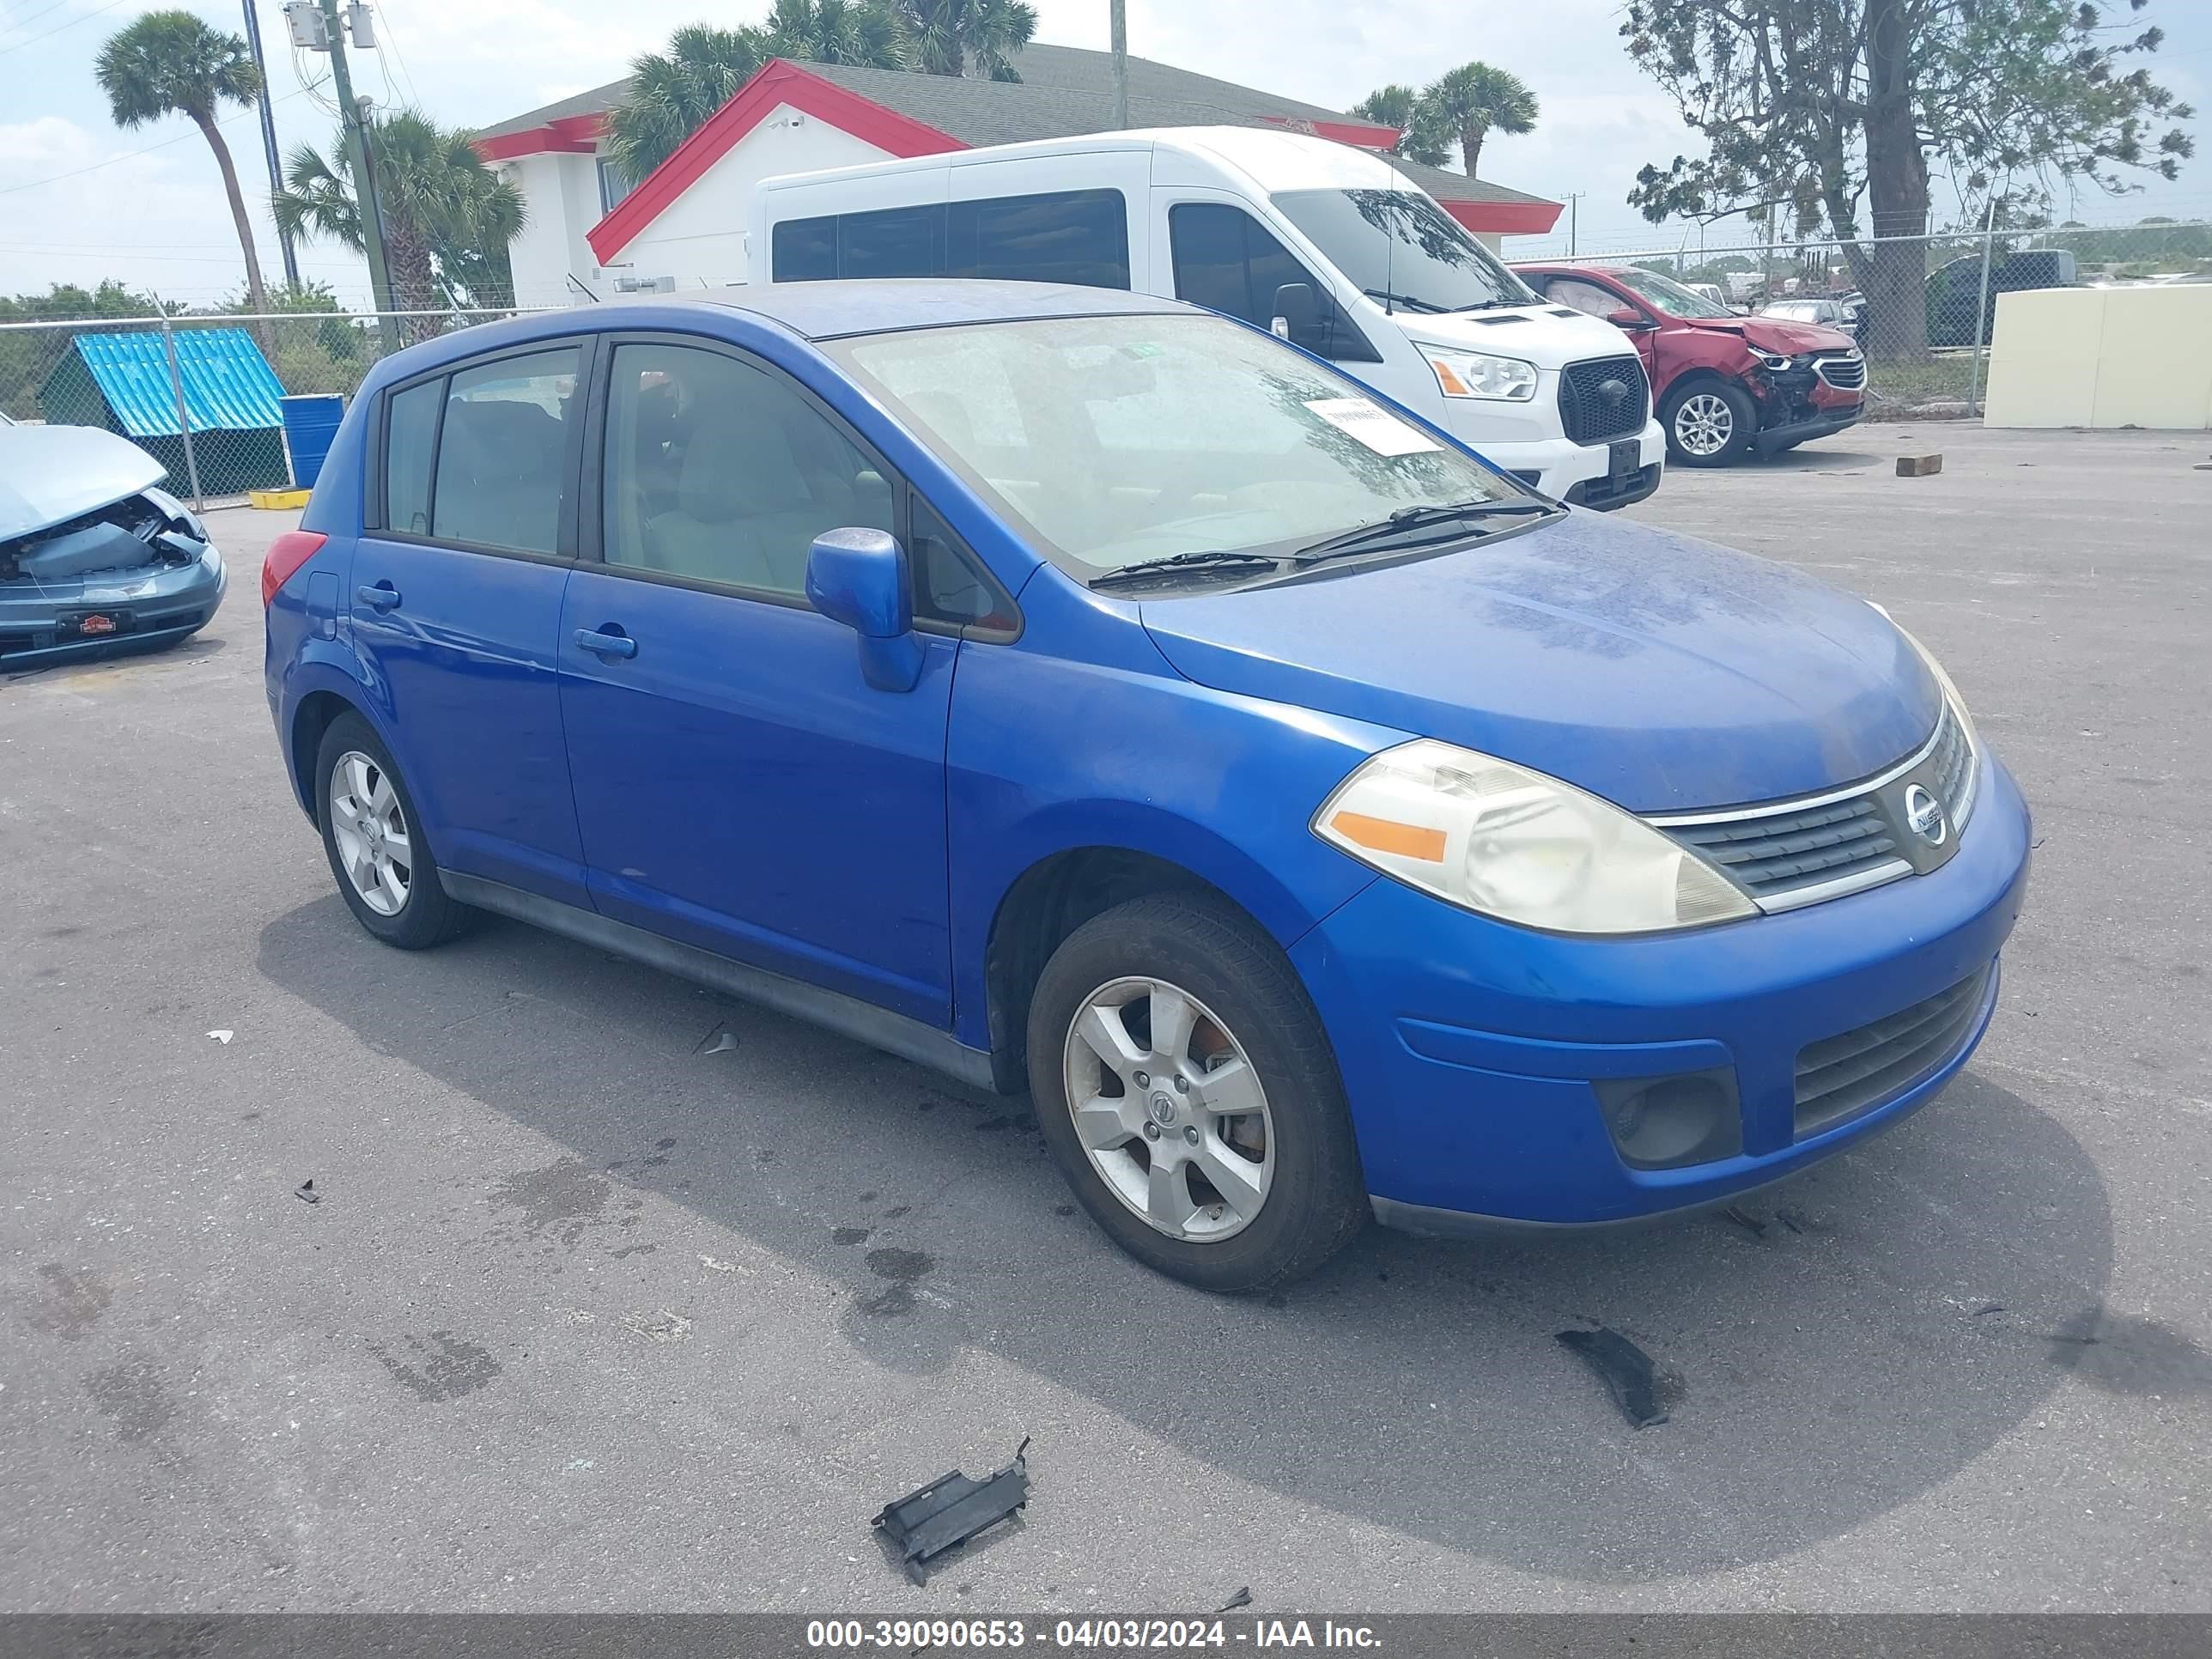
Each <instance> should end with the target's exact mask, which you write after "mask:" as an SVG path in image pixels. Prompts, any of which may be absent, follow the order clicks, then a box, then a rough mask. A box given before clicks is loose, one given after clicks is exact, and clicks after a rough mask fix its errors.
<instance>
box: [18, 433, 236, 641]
mask: <svg viewBox="0 0 2212 1659" xmlns="http://www.w3.org/2000/svg"><path fill="white" fill-rule="evenodd" d="M162 477H164V472H163V469H162V466H161V463H160V462H159V461H156V460H155V459H154V458H153V457H152V456H150V455H149V454H147V453H145V452H144V451H143V450H142V449H140V448H139V447H137V445H135V444H133V443H131V442H129V441H127V440H125V439H123V438H118V437H117V436H116V435H113V434H112V433H108V432H101V431H99V430H96V429H94V428H88V427H66V426H64V427H57V426H46V427H39V426H10V427H6V428H0V671H5V672H10V673H15V672H21V671H25V670H27V669H31V668H41V667H45V666H47V665H50V664H52V663H55V662H60V661H64V660H76V659H83V658H86V657H94V656H104V655H108V654H111V653H117V652H121V651H143V650H149V649H155V648H157V647H161V646H165V645H173V644H174V643H176V642H177V641H179V640H182V639H185V638H186V637H188V636H189V635H192V634H194V633H197V631H198V630H199V629H201V628H203V627H204V626H206V624H207V623H208V621H209V619H210V617H213V616H214V615H215V611H216V606H217V605H220V604H221V603H222V595H223V589H224V586H225V583H226V580H227V578H226V576H225V573H224V570H223V563H222V555H221V554H220V553H218V552H217V551H216V548H215V544H214V543H213V541H212V540H211V539H210V537H209V535H208V531H207V526H205V525H204V523H202V522H201V520H200V519H199V517H198V515H197V514H196V513H193V512H192V511H191V509H190V508H189V507H185V506H184V505H183V504H182V503H181V502H179V501H178V500H177V499H176V498H175V497H174V496H173V495H170V494H168V492H167V491H166V490H164V489H161V488H160V487H159V484H160V480H161V478H162Z"/></svg>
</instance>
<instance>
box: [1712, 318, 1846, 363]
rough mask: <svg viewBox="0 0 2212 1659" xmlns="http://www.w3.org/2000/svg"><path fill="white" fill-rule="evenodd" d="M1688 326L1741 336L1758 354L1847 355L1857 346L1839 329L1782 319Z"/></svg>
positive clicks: (1745, 320) (1820, 324) (1757, 319)
mask: <svg viewBox="0 0 2212 1659" xmlns="http://www.w3.org/2000/svg"><path fill="white" fill-rule="evenodd" d="M1690 326H1691V327H1692V328H1703V329H1710V330H1712V331H1716V332H1718V333H1723V334H1741V336H1743V337H1744V338H1745V339H1746V340H1747V341H1748V342H1750V343H1752V344H1753V345H1755V346H1757V347H1758V348H1759V349H1760V350H1762V351H1773V352H1779V353H1781V354H1782V355H1784V356H1798V355H1800V354H1802V353H1804V352H1808V351H1849V350H1850V349H1851V348H1852V347H1853V346H1854V345H1856V344H1857V341H1855V340H1853V339H1852V338H1851V337H1850V335H1848V334H1846V333H1844V331H1842V330H1841V329H1836V328H1830V327H1828V326H1827V325H1825V324H1822V323H1793V322H1791V321H1790V319H1787V318H1785V317H1731V318H1729V319H1727V320H1726V321H1723V320H1722V319H1720V318H1717V317H1699V318H1696V319H1692V321H1691V323H1690Z"/></svg>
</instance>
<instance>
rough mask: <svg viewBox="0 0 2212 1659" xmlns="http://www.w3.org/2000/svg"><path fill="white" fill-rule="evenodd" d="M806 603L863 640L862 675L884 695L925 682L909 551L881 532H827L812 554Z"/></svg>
mask: <svg viewBox="0 0 2212 1659" xmlns="http://www.w3.org/2000/svg"><path fill="white" fill-rule="evenodd" d="M806 599H807V603H808V604H810V605H812V606H813V607H814V608H815V609H816V610H817V611H820V612H821V613H822V614H823V616H825V617H829V620H830V621H832V622H837V623H844V625H845V626H846V627H848V628H849V629H852V630H853V632H854V633H855V634H856V635H859V636H860V675H861V678H864V679H866V681H867V683H868V684H870V685H872V686H874V687H875V688H876V689H877V690H878V691H911V690H914V688H915V685H916V684H919V683H920V681H921V662H922V650H921V641H920V640H919V639H917V638H915V632H914V586H913V584H912V582H911V581H910V580H908V575H907V564H906V550H905V549H904V548H902V547H901V546H900V545H899V544H898V538H896V537H894V536H890V535H887V534H885V533H884V532H883V531H880V530H866V529H860V528H857V527H848V528H846V529H842V530H829V531H824V532H823V533H822V534H821V535H819V536H817V537H816V538H814V545H813V546H812V547H811V548H809V549H808V550H807V554H806Z"/></svg>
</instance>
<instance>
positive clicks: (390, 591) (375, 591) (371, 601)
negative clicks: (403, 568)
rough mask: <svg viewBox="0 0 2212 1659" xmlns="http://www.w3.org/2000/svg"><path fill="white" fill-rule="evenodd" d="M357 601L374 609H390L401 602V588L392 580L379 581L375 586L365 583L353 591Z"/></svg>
mask: <svg viewBox="0 0 2212 1659" xmlns="http://www.w3.org/2000/svg"><path fill="white" fill-rule="evenodd" d="M353 597H354V599H355V602H356V604H360V605H367V606H368V608H369V609H370V610H372V611H390V610H392V608H393V607H395V606H396V605H398V603H399V590H398V588H396V587H394V586H392V584H391V583H390V582H379V583H377V585H376V586H374V587H371V586H368V584H367V583H365V582H364V583H363V584H362V586H359V587H356V588H355V589H354V591H353Z"/></svg>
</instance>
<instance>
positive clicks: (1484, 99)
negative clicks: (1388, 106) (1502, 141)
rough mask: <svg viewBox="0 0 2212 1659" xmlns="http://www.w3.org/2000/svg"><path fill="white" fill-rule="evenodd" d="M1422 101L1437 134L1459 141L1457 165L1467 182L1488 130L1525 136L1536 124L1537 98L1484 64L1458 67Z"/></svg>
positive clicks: (1510, 77)
mask: <svg viewBox="0 0 2212 1659" xmlns="http://www.w3.org/2000/svg"><path fill="white" fill-rule="evenodd" d="M1421 102H1422V103H1423V104H1424V105H1425V106H1427V107H1428V109H1429V110H1430V112H1431V114H1432V116H1433V118H1435V120H1436V122H1437V126H1438V128H1439V130H1441V131H1447V132H1450V133H1452V134H1454V135H1455V136H1456V137H1457V138H1458V139H1459V149H1460V158H1461V161H1462V165H1463V166H1465V167H1466V168H1467V176H1468V178H1470V179H1472V178H1474V164H1475V161H1476V160H1477V158H1479V157H1480V155H1481V154H1482V141H1483V140H1484V139H1485V138H1486V137H1488V136H1489V134H1490V130H1491V129H1492V127H1495V128H1497V130H1498V131H1500V132H1527V131H1530V130H1532V129H1533V128H1534V126H1535V125H1536V94H1534V93H1533V92H1531V91H1529V90H1528V87H1527V86H1526V85H1524V84H1523V83H1522V81H1521V79H1520V77H1519V76H1513V75H1508V74H1507V73H1506V72H1505V71H1504V70H1502V69H1493V68H1492V67H1491V66H1490V65H1489V64H1482V63H1474V64H1461V65H1460V66H1459V67H1458V68H1457V69H1455V70H1449V71H1447V72H1446V73H1445V74H1444V75H1443V76H1440V77H1438V79H1437V82H1436V83H1435V84H1434V85H1433V86H1431V87H1430V88H1429V89H1428V90H1427V91H1426V92H1425V93H1423V94H1421Z"/></svg>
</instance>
